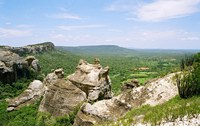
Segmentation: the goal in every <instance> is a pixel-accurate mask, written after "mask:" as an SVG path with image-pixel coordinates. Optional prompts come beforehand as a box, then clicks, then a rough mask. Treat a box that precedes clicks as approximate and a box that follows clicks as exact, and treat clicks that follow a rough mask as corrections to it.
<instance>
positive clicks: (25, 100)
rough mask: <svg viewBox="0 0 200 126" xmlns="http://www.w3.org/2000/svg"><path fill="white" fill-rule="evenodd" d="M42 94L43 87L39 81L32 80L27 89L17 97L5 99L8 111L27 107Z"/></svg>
mask: <svg viewBox="0 0 200 126" xmlns="http://www.w3.org/2000/svg"><path fill="white" fill-rule="evenodd" d="M43 93H44V85H43V83H42V82H41V81H39V80H34V81H33V82H31V83H30V85H29V86H28V88H27V89H26V90H25V91H24V92H22V94H20V95H19V96H18V97H15V98H13V99H7V102H8V108H7V110H8V111H12V110H15V109H18V108H20V107H22V106H24V105H29V104H31V103H34V102H35V101H36V100H38V99H39V98H40V97H41V96H42V95H43Z"/></svg>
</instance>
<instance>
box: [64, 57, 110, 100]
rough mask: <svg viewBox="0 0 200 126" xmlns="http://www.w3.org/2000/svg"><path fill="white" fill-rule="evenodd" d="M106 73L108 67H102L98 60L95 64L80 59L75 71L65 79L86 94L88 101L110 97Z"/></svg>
mask: <svg viewBox="0 0 200 126" xmlns="http://www.w3.org/2000/svg"><path fill="white" fill-rule="evenodd" d="M108 73H109V67H105V68H102V66H101V65H100V64H99V60H98V61H96V62H95V64H89V63H88V62H87V61H84V60H82V59H81V60H80V61H79V64H78V66H77V68H76V71H75V73H74V74H71V75H69V76H68V77H67V79H68V80H69V81H71V82H72V84H74V85H76V86H77V87H78V88H80V89H81V90H82V91H84V92H85V93H86V94H87V98H88V101H89V102H94V101H97V100H102V99H109V98H111V97H112V92H111V80H110V78H109V76H108Z"/></svg>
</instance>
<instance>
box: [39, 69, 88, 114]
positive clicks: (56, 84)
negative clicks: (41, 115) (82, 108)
mask: <svg viewBox="0 0 200 126" xmlns="http://www.w3.org/2000/svg"><path fill="white" fill-rule="evenodd" d="M63 74H64V72H63V70H62V69H57V70H55V71H54V72H53V73H50V74H48V75H47V77H46V78H45V79H44V84H45V85H46V91H45V94H44V96H43V99H42V101H41V104H40V106H39V111H41V112H49V113H50V114H51V115H52V116H63V115H67V114H69V113H70V112H73V111H74V110H75V109H76V107H77V106H79V105H81V104H82V103H83V102H84V101H85V100H86V94H85V93H84V92H83V91H82V90H80V89H79V88H77V87H76V86H75V85H73V84H72V83H71V82H70V81H68V80H65V79H63V77H64V76H63Z"/></svg>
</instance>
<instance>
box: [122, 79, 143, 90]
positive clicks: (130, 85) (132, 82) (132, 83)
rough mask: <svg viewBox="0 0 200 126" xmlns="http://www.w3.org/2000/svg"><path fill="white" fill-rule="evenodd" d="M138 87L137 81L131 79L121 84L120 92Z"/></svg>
mask: <svg viewBox="0 0 200 126" xmlns="http://www.w3.org/2000/svg"><path fill="white" fill-rule="evenodd" d="M136 87H139V81H138V80H137V79H132V80H130V81H126V82H124V83H123V84H122V87H121V90H122V91H125V90H128V89H133V88H136Z"/></svg>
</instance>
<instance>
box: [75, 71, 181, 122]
mask: <svg viewBox="0 0 200 126" xmlns="http://www.w3.org/2000/svg"><path fill="white" fill-rule="evenodd" d="M174 75H175V74H169V75H167V76H165V77H163V78H160V79H157V80H154V81H151V82H149V83H147V84H146V85H145V86H140V87H137V88H133V89H131V90H125V91H124V92H122V94H120V95H118V96H116V97H113V98H112V99H109V100H102V101H98V102H95V103H94V104H92V105H91V104H89V103H87V104H84V105H83V106H82V107H81V110H80V111H79V112H78V114H77V116H76V119H75V123H74V125H75V126H81V125H82V124H89V125H93V124H96V123H98V122H102V121H104V120H112V121H113V120H116V119H118V118H119V117H121V116H123V115H124V114H125V113H126V112H127V111H128V110H130V109H131V108H133V107H138V106H141V105H147V104H149V105H152V106H154V105H158V104H162V103H164V102H166V101H167V100H169V99H171V98H173V97H174V96H176V95H177V94H178V89H177V86H176V85H175V84H174V83H173V81H172V77H173V76H174Z"/></svg>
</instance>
